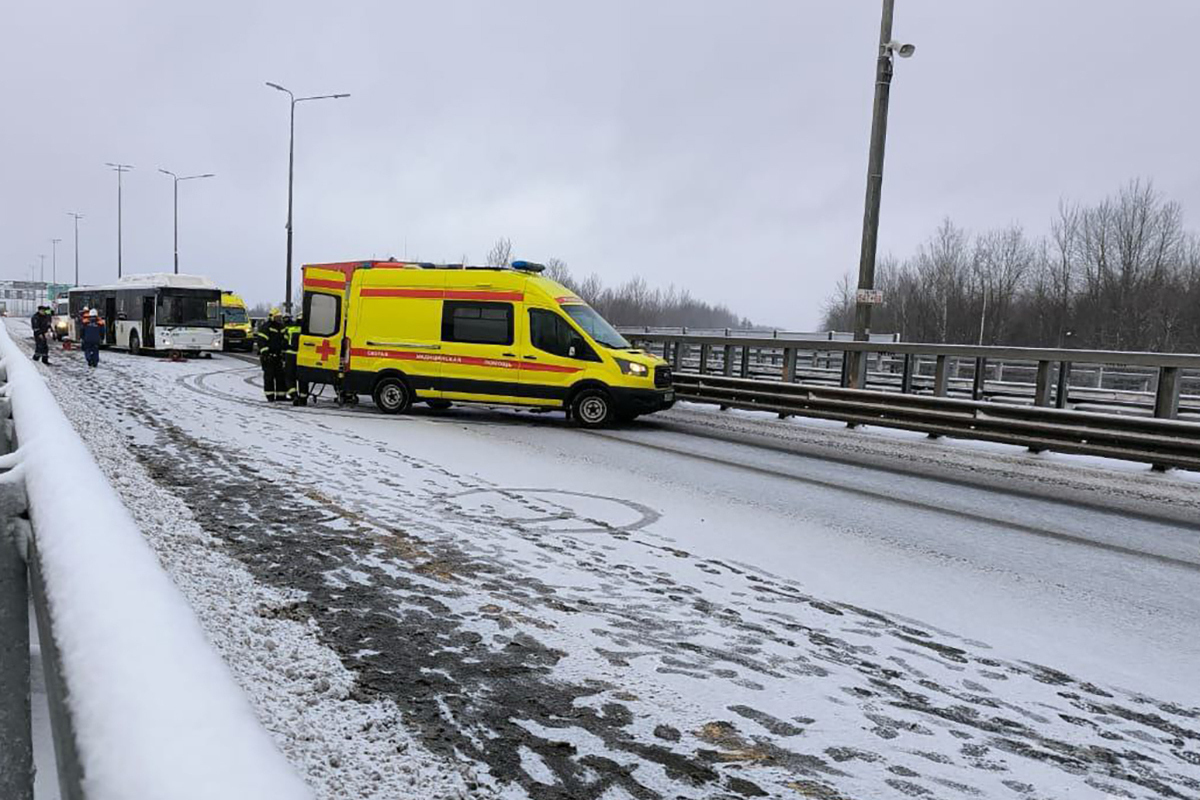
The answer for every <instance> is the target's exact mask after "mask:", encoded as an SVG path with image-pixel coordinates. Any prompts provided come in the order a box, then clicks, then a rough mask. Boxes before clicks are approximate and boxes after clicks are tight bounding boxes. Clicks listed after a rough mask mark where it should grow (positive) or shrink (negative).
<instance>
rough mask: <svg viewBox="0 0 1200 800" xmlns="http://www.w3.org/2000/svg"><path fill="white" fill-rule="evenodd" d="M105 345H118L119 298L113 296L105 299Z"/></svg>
mask: <svg viewBox="0 0 1200 800" xmlns="http://www.w3.org/2000/svg"><path fill="white" fill-rule="evenodd" d="M104 343H105V344H110V345H111V344H116V343H117V298H116V295H111V296H109V297H106V298H104Z"/></svg>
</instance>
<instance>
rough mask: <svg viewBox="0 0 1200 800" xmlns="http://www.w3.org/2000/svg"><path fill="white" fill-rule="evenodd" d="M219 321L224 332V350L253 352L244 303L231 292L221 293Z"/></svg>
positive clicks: (248, 318)
mask: <svg viewBox="0 0 1200 800" xmlns="http://www.w3.org/2000/svg"><path fill="white" fill-rule="evenodd" d="M221 320H222V323H221V324H222V325H223V327H224V330H225V341H224V349H226V350H246V351H249V350H253V349H254V338H253V337H252V336H251V335H250V317H249V316H248V315H247V312H246V301H244V300H242V298H240V297H238V296H237V295H236V294H234V293H233V292H221Z"/></svg>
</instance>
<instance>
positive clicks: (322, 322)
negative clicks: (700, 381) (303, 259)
mask: <svg viewBox="0 0 1200 800" xmlns="http://www.w3.org/2000/svg"><path fill="white" fill-rule="evenodd" d="M541 271H542V267H541V265H539V264H530V263H527V262H523V261H518V262H515V263H514V264H513V265H512V267H511V268H509V267H505V268H500V267H464V266H462V265H457V264H455V265H442V266H438V265H432V264H414V263H407V262H396V261H353V262H343V263H336V264H310V265H308V266H305V267H304V284H303V285H304V305H303V310H304V318H303V329H302V332H301V337H300V350H299V355H298V357H297V367H298V377H299V378H300V380H303V381H307V382H309V383H310V384H325V385H329V386H333V387H335V389H336V390H337V392H338V393H339V397H347V396H349V397H357V396H358V395H370V396H371V397H372V398H373V399H374V401H375V404H376V405H377V406H378V407H379V408H380V409H381V410H382V411H385V412H387V413H389V414H398V413H400V412H402V411H405V410H407V409H408V408H409V407H410V406H411V405H412V404H413V403H417V402H423V403H426V404H427V405H429V406H431V407H433V408H446V407H448V406H450V405H451V403H454V402H467V403H481V404H484V405H488V406H514V407H520V408H533V409H539V410H548V409H561V410H565V411H566V412H567V414H568V416H570V417H572V418H573V419H574V420H575V421H576V422H577V423H578V424H580V425H582V426H584V427H589V428H592V427H600V426H603V425H605V424H607V423H609V422H611V421H614V420H631V419H633V418H634V417H637V416H639V415H641V414H649V413H651V412H654V411H659V410H662V409H666V408H670V407H671V406H672V405H673V404H674V402H675V392H674V389H673V387H672V384H671V371H670V368H669V367H668V366H667V363H666V362H665V361H663V360H662V359H661V358H658V357H657V356H653V355H650V354H648V353H646V352H644V351H642V350H635V349H633V348H632V347H631V346H630V344H629V342H627V341H625V339H624V338H623V337H622V336H621V335H620V334H619V333H617V332H616V331H615V330H614V329H613V328H612V326H611V325H609V324H608V323H607V322H605V321H604V319H603V318H602V317H601V316H600V315H599V314H597V313H596V312H595V311H594V310H592V308H591V307H590V306H588V305H587V304H586V303H584V302H583V300H581V299H580V298H579V297H577V296H576V295H575V294H573V293H572V292H571V291H570V290H568V289H566V288H565V287H563V286H561V285H560V284H558V283H555V282H554V281H552V280H549V279H547V278H544V277H542V276H541V275H539V274H538V273H540V272H541Z"/></svg>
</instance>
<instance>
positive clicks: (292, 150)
mask: <svg viewBox="0 0 1200 800" xmlns="http://www.w3.org/2000/svg"><path fill="white" fill-rule="evenodd" d="M295 163H296V98H295V97H293V98H292V111H291V116H290V119H289V122H288V215H287V280H286V281H285V286H286V289H285V292H286V293H285V294H284V300H283V308H284V313H285V314H287V315H288V316H291V314H292V175H293V169H294V167H295Z"/></svg>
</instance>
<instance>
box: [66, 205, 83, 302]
mask: <svg viewBox="0 0 1200 800" xmlns="http://www.w3.org/2000/svg"><path fill="white" fill-rule="evenodd" d="M67 216H68V217H74V218H75V285H76V286H78V285H79V220H81V219H83V214H76V213H75V212H74V211H68V212H67Z"/></svg>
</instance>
